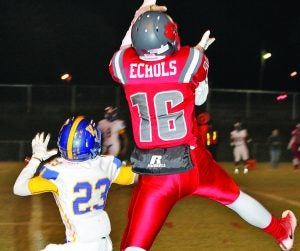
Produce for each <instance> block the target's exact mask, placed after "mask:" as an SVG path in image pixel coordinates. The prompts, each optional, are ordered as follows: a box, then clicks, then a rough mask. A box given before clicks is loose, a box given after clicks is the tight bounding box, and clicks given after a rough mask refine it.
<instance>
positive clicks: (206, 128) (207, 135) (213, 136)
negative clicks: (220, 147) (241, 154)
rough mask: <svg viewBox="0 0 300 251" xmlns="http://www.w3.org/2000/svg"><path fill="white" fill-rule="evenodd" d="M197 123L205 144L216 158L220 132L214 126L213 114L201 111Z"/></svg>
mask: <svg viewBox="0 0 300 251" xmlns="http://www.w3.org/2000/svg"><path fill="white" fill-rule="evenodd" d="M197 124H198V130H199V134H200V137H201V138H202V140H203V143H204V145H206V147H207V148H208V150H209V151H210V152H211V154H212V155H213V157H214V159H216V147H217V144H218V132H217V131H216V130H215V129H214V128H213V125H212V120H211V115H210V113H208V112H201V113H199V114H198V115H197Z"/></svg>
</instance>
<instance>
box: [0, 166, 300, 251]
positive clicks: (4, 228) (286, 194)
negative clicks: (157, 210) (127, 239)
mask: <svg viewBox="0 0 300 251" xmlns="http://www.w3.org/2000/svg"><path fill="white" fill-rule="evenodd" d="M221 164H222V166H223V167H224V168H225V169H226V171H227V172H228V173H229V174H230V175H232V176H233V177H234V179H235V180H236V181H237V183H238V184H239V185H240V187H241V189H242V190H243V191H245V192H247V193H248V194H250V195H252V196H253V197H254V198H256V199H257V200H258V201H260V202H261V203H262V204H263V205H264V206H265V207H266V208H267V209H269V210H270V211H271V212H272V213H273V214H274V215H275V216H280V215H281V213H282V211H284V210H285V209H291V210H293V211H294V213H295V214H296V216H298V217H299V221H300V170H298V171H294V170H293V169H292V166H291V164H290V163H284V164H281V165H280V166H279V167H278V168H277V169H272V168H271V167H270V166H269V164H267V163H258V164H257V166H256V168H255V169H253V170H251V171H250V172H249V173H248V174H247V175H244V174H238V175H234V174H233V167H232V164H231V163H221ZM22 167H23V163H18V162H0V196H1V207H0V251H36V250H40V249H41V248H42V247H44V246H45V245H46V244H48V243H62V242H63V241H64V226H63V225H62V223H61V221H60V217H59V214H58V210H57V208H56V205H55V202H54V200H53V198H52V195H51V194H43V195H38V196H30V197H18V196H15V195H13V193H12V187H13V184H14V182H15V179H16V177H17V175H18V173H19V172H20V170H21V169H22ZM131 191H132V186H118V185H113V186H112V187H111V190H110V192H109V195H108V201H107V208H106V209H107V211H108V214H109V215H110V218H111V223H112V232H111V238H112V241H113V244H114V250H118V247H119V243H120V239H121V236H122V231H123V229H124V227H125V224H126V212H127V205H128V202H129V200H130V196H131ZM146 227H147V226H145V228H146ZM297 229H298V231H297V232H296V241H295V246H294V249H293V250H296V251H297V250H298V251H300V234H299V230H300V228H299V227H298V228H297ZM151 250H153V251H202V250H206V251H207V250H208V251H276V250H280V249H279V247H278V246H277V244H276V243H275V241H274V240H273V239H272V238H271V237H270V236H269V235H267V234H265V233H264V232H262V231H260V230H259V229H257V228H255V227H252V226H250V225H248V224H247V223H246V222H244V221H243V220H242V219H240V218H239V216H238V215H236V214H235V213H234V212H232V211H231V210H229V209H227V208H226V207H224V206H221V205H219V204H217V203H215V202H212V201H209V200H207V199H202V198H195V197H189V198H185V199H183V200H182V201H180V202H179V203H178V204H177V205H176V206H175V207H174V208H173V210H172V212H171V213H170V215H169V217H168V219H167V221H166V222H165V224H164V226H163V228H162V230H161V232H160V233H159V235H158V237H157V239H156V240H155V243H154V245H153V247H152V249H151ZM84 251H88V250H84Z"/></svg>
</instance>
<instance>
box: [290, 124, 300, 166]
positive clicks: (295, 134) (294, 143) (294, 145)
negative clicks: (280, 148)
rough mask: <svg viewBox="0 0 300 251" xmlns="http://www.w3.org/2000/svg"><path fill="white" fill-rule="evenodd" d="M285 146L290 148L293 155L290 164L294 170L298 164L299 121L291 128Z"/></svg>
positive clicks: (299, 152)
mask: <svg viewBox="0 0 300 251" xmlns="http://www.w3.org/2000/svg"><path fill="white" fill-rule="evenodd" d="M287 148H288V149H289V150H291V152H292V155H293V160H292V164H293V167H294V170H298V169H299V165H300V123H298V124H297V125H296V127H295V128H294V129H293V130H292V132H291V139H290V141H289V144H288V147H287Z"/></svg>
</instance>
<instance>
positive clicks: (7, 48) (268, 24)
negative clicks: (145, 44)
mask: <svg viewBox="0 0 300 251" xmlns="http://www.w3.org/2000/svg"><path fill="white" fill-rule="evenodd" d="M140 4H141V1H121V0H117V1H102V0H97V1H94V0H85V1H83V0H81V1H79V0H74V1H70V0H64V1H61V0H59V1H58V0H52V1H49V0H43V1H33V0H23V1H17V0H9V1H7V0H0V65H1V68H0V83H1V84H4V83H27V84H58V83H60V79H59V77H60V75H61V74H62V73H64V72H70V73H71V74H72V76H73V79H72V81H71V82H70V84H76V85H77V84H78V85H83V84H97V85H98V84H99V85H111V84H112V83H113V81H112V79H111V77H110V75H109V73H108V64H109V60H110V58H111V56H112V55H113V53H114V52H115V51H116V50H117V49H118V48H119V46H120V43H121V40H122V38H123V36H124V34H125V32H126V31H127V28H128V26H129V24H130V21H131V19H132V17H133V15H134V12H135V10H136V9H137V8H138V7H139V6H140ZM157 4H161V5H163V4H165V5H167V7H168V14H170V15H171V16H172V17H173V19H174V20H175V21H176V22H177V23H178V26H179V33H180V36H181V44H182V45H191V46H194V45H196V44H197V43H198V42H199V41H200V39H201V37H202V34H203V33H204V32H205V31H206V30H207V29H210V30H211V34H212V36H215V37H216V42H215V43H214V44H213V45H212V46H211V47H209V49H208V51H207V55H208V57H209V60H210V72H209V80H210V85H211V87H212V88H238V89H258V88H260V87H262V89H265V90H280V91H299V90H300V87H299V82H300V78H299V74H298V75H297V76H296V77H294V78H291V77H290V76H289V74H290V73H291V72H292V71H298V72H299V71H300V69H299V68H300V67H299V58H300V32H299V27H300V15H299V9H298V7H297V6H298V5H297V1H271V0H252V1H250V0H249V1H238V0H236V1H233V0H229V1H217V0H211V1H199V0H195V1H191V0H190V1H189V0H186V1H183V0H172V1H158V2H157ZM263 49H264V50H266V51H270V52H271V53H272V57H271V59H269V60H267V61H266V64H265V69H264V79H263V85H262V86H259V81H258V79H259V70H260V52H261V50H263Z"/></svg>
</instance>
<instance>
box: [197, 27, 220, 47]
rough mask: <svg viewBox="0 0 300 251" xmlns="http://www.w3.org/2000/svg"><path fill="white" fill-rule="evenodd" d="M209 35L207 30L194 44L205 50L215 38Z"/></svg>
mask: <svg viewBox="0 0 300 251" xmlns="http://www.w3.org/2000/svg"><path fill="white" fill-rule="evenodd" d="M209 36H210V30H207V31H206V32H205V33H204V34H203V36H202V38H201V41H200V42H199V43H198V44H197V45H196V47H197V48H199V49H200V50H203V51H205V50H207V48H208V46H210V45H211V44H212V43H213V42H214V41H215V40H216V39H215V38H214V37H209Z"/></svg>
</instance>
